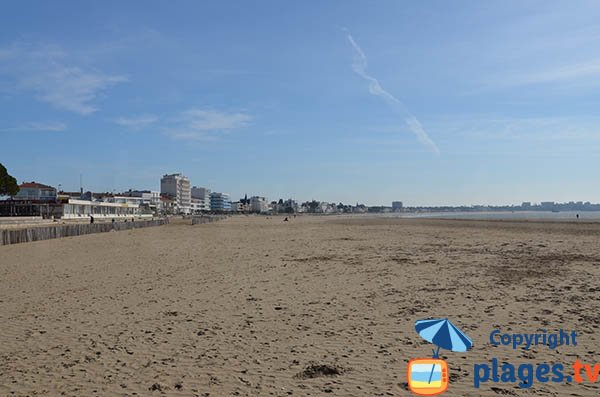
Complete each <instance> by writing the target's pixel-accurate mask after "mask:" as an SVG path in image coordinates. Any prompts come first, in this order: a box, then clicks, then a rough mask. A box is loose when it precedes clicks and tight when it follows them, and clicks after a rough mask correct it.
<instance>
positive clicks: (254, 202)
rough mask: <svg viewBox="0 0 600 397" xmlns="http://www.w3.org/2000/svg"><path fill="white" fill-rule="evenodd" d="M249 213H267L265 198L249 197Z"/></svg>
mask: <svg viewBox="0 0 600 397" xmlns="http://www.w3.org/2000/svg"><path fill="white" fill-rule="evenodd" d="M250 211H251V212H260V213H263V212H268V211H269V203H268V202H267V198H266V197H259V196H252V197H250Z"/></svg>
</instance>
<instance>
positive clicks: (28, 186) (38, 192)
mask: <svg viewBox="0 0 600 397" xmlns="http://www.w3.org/2000/svg"><path fill="white" fill-rule="evenodd" d="M14 199H15V200H35V201H56V189H55V188H53V187H52V186H48V185H44V184H42V183H37V182H25V183H22V184H20V185H19V192H18V193H17V195H16V196H14Z"/></svg>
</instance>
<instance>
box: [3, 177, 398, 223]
mask: <svg viewBox="0 0 600 397" xmlns="http://www.w3.org/2000/svg"><path fill="white" fill-rule="evenodd" d="M392 208H393V210H394V211H398V210H402V203H401V202H394V203H393V204H392ZM376 209H377V210H381V211H382V212H387V211H388V210H390V208H389V207H381V208H379V207H377V208H376ZM371 211H372V208H370V207H366V206H364V205H362V204H358V203H357V204H356V205H355V206H351V205H345V204H342V203H339V204H336V203H328V202H321V201H315V200H313V201H307V202H304V203H302V204H298V203H297V202H296V201H295V200H293V199H287V200H283V199H279V201H271V202H269V201H268V200H267V198H266V197H264V196H251V197H248V196H247V195H246V196H244V198H241V199H239V200H238V201H234V202H232V201H231V199H230V196H229V194H227V193H222V192H213V191H211V190H210V189H208V188H206V187H198V186H192V184H191V182H190V179H189V178H188V177H186V176H185V175H183V174H181V173H176V174H166V175H163V176H162V178H161V179H160V191H153V190H132V189H130V190H128V191H125V192H121V193H114V192H113V193H109V192H106V193H93V192H89V191H87V192H84V191H83V188H81V189H80V191H79V192H65V191H57V189H56V188H54V187H52V186H48V185H45V184H42V183H38V182H25V183H22V184H21V185H19V192H18V193H17V194H16V195H15V196H13V197H9V198H7V199H5V200H0V216H41V217H44V218H62V219H78V218H89V217H98V218H112V219H115V218H129V217H152V216H162V215H176V214H183V215H190V214H192V215H193V214H202V213H209V212H210V213H257V214H278V213H279V214H293V213H317V214H336V213H364V212H371ZM377 212H379V211H377Z"/></svg>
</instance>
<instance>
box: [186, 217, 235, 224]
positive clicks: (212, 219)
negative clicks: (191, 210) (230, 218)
mask: <svg viewBox="0 0 600 397" xmlns="http://www.w3.org/2000/svg"><path fill="white" fill-rule="evenodd" d="M225 218H227V216H225V215H195V216H192V225H199V224H201V223H211V222H216V221H220V220H222V219H225Z"/></svg>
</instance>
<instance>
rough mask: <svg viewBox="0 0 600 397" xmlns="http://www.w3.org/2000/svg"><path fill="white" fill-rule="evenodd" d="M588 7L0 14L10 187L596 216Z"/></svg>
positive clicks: (595, 81) (3, 157)
mask: <svg viewBox="0 0 600 397" xmlns="http://www.w3.org/2000/svg"><path fill="white" fill-rule="evenodd" d="M599 19H600V3H598V2H583V1H578V2H564V1H563V2H551V1H516V2H510V1H496V2H494V1H485V2H474V1H466V2H460V1H454V2H447V1H414V2H408V1H378V2H356V1H332V2H316V1H315V2H276V1H273V2H270V1H256V2H246V1H239V2H227V1H218V2H217V1H215V2H198V1H189V2H187V1H174V2H164V1H156V2H151V1H144V2H141V1H140V2H134V1H129V2H120V1H119V2H117V1H115V2H110V1H95V2H93V1H91V2H79V1H72V2H58V1H56V2H42V1H38V2H32V1H19V2H16V1H15V2H5V3H4V4H3V10H2V13H1V15H0V140H1V141H0V162H2V163H3V164H4V165H5V166H6V167H7V168H8V169H9V172H11V173H12V174H13V175H14V176H15V177H16V178H17V179H18V180H19V182H21V181H30V180H35V181H41V182H44V183H48V184H52V185H54V186H58V185H59V184H61V185H62V187H63V188H64V189H68V190H77V189H78V188H79V175H80V174H83V181H84V187H85V188H86V190H87V189H90V190H94V191H112V190H117V191H119V190H123V189H128V188H140V189H154V190H158V188H159V180H160V177H161V175H163V174H164V173H172V172H183V173H184V174H186V175H188V176H189V177H190V178H191V180H192V183H193V184H194V185H198V186H207V187H209V188H211V189H213V190H216V191H224V192H229V193H231V194H232V196H233V198H237V197H242V196H243V195H244V194H245V193H247V194H248V195H254V194H258V195H266V196H267V197H268V198H269V199H278V198H280V197H282V198H287V197H294V198H296V199H298V200H310V199H320V200H326V201H336V202H338V201H344V202H348V203H354V202H357V201H358V202H363V203H366V204H372V205H375V204H387V205H389V203H390V202H391V201H392V200H402V201H404V202H405V203H406V204H408V205H441V204H450V205H452V204H467V205H468V204H504V203H520V202H521V201H534V202H536V201H545V200H556V201H569V200H584V201H585V200H590V201H593V202H600V184H598V183H597V170H598V165H599V161H598V159H599V158H600V128H599V126H600V93H599V88H600V51H599V49H600V25H599V24H598V23H597V21H598V20H599Z"/></svg>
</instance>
